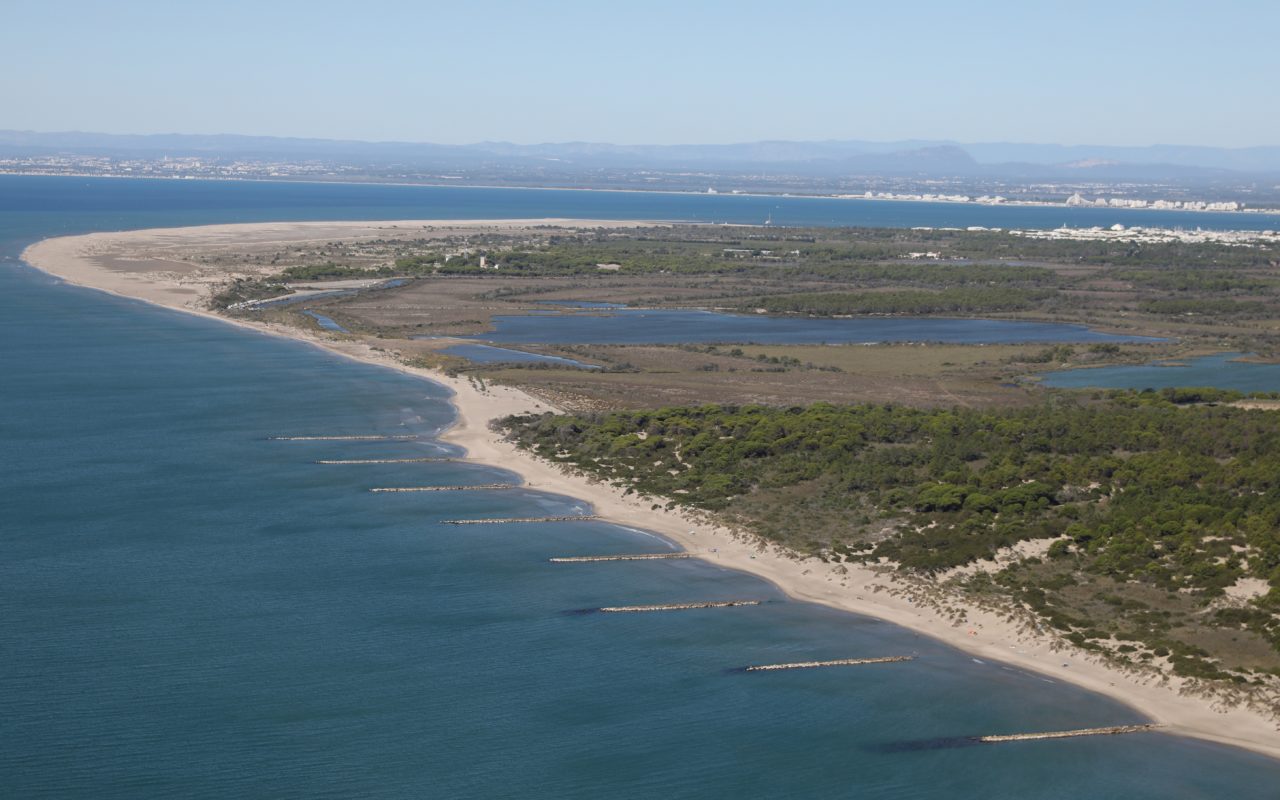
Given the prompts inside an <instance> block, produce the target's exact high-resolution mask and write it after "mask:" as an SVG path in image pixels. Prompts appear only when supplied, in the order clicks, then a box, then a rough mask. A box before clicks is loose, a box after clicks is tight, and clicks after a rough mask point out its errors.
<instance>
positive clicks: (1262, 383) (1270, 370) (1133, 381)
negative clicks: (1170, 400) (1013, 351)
mask: <svg viewBox="0 0 1280 800" xmlns="http://www.w3.org/2000/svg"><path fill="white" fill-rule="evenodd" d="M1243 357H1244V354H1243V353H1218V354H1216V355H1211V356H1201V357H1199V358H1192V359H1186V360H1181V359H1180V360H1176V361H1174V362H1172V363H1170V362H1160V361H1157V362H1154V363H1151V364H1143V365H1140V366H1118V367H1091V368H1088V369H1070V370H1062V371H1060V372H1047V373H1045V374H1044V375H1042V376H1040V377H1041V381H1042V382H1043V384H1044V385H1045V386H1049V387H1052V388H1054V389H1093V388H1097V389H1168V388H1172V387H1177V386H1213V387H1215V388H1218V389H1235V390H1237V391H1241V392H1280V364H1262V363H1255V362H1248V361H1240V360H1239V359H1240V358H1243Z"/></svg>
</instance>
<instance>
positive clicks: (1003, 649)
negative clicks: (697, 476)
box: [23, 220, 1280, 758]
mask: <svg viewBox="0 0 1280 800" xmlns="http://www.w3.org/2000/svg"><path fill="white" fill-rule="evenodd" d="M653 224H655V223H652V222H630V223H628V222H617V221H608V222H603V221H601V222H597V221H589V220H502V221H492V220H471V221H423V220H404V221H392V222H290V223H253V224H243V225H211V226H202V227H193V228H171V229H154V230H144V231H131V232H119V233H93V234H86V235H81V236H69V237H59V238H54V239H46V240H44V241H42V242H38V243H36V244H34V245H32V246H30V247H29V248H27V250H26V251H25V252H24V253H23V259H24V260H25V261H26V262H27V263H29V264H31V265H32V266H34V267H36V268H37V269H40V270H42V271H44V272H47V273H49V274H51V275H54V276H57V277H59V278H61V279H63V280H65V281H67V282H68V283H72V284H76V285H80V286H85V287H89V288H93V289H98V290H101V291H106V292H110V293H112V294H116V295H121V296H125V297H131V298H136V299H140V300H144V301H146V302H150V303H153V304H157V305H160V306H164V307H166V308H170V309H176V310H179V311H184V312H187V313H193V314H198V315H201V316H206V317H211V318H215V319H218V320H220V321H222V322H226V323H228V324H234V325H237V326H240V327H244V328H248V329H251V330H255V331H259V332H262V333H266V334H270V335H278V336H285V337H288V338H292V339H297V340H300V341H305V342H308V343H310V344H312V345H315V346H318V347H323V348H325V349H327V350H329V351H332V352H334V353H337V354H339V355H342V356H344V357H347V358H352V359H356V360H359V361H363V362H367V363H372V364H377V365H380V366H383V367H387V368H390V369H395V370H399V371H401V372H405V373H409V374H413V375H418V376H420V377H422V378H425V379H429V380H432V381H435V382H437V383H441V384H444V385H446V386H448V387H449V389H450V390H451V391H452V392H453V403H454V405H455V407H456V409H457V420H456V422H455V424H454V425H453V426H452V427H451V428H450V429H449V430H447V431H446V432H445V433H444V435H443V437H442V438H443V439H445V440H446V441H449V442H452V443H455V444H458V445H460V446H462V447H464V448H466V450H467V453H468V456H467V457H468V459H469V460H472V461H475V462H478V463H483V464H491V465H495V466H501V467H503V468H505V469H509V470H513V471H515V472H517V473H518V474H519V475H521V477H522V478H523V480H524V482H525V484H526V485H527V486H529V487H530V488H534V489H537V490H541V491H546V492H553V493H557V494H563V495H569V496H572V497H575V498H579V499H582V500H585V501H587V502H589V503H591V504H592V506H593V507H594V509H595V513H597V514H598V515H600V516H601V517H602V518H603V519H605V520H608V521H611V522H615V523H618V524H622V525H626V526H629V527H634V528H643V529H645V530H649V531H653V532H656V533H659V534H661V535H663V536H665V537H667V538H668V539H670V540H672V541H673V542H675V543H677V544H678V545H680V546H681V547H683V548H685V549H687V550H689V551H690V552H691V553H693V554H694V555H695V556H696V557H698V558H702V559H705V560H706V561H708V562H711V563H713V564H716V565H718V566H721V567H724V568H728V569H735V570H740V571H742V572H747V573H750V574H753V575H756V576H759V577H761V578H764V579H765V580H768V581H770V582H771V583H773V584H774V585H776V586H778V587H779V588H780V589H781V590H782V591H784V592H785V593H786V594H787V595H788V596H790V597H792V598H795V599H797V600H803V601H809V602H814V603H820V604H823V605H826V606H830V607H833V608H837V609H842V610H845V611H850V612H854V613H858V614H864V615H867V616H871V617H876V618H879V619H883V620H886V621H888V622H891V623H894V624H897V625H901V626H903V627H905V628H908V629H911V630H913V631H917V632H919V633H921V634H925V635H928V636H931V637H934V638H936V639H939V640H942V641H944V642H946V643H948V644H951V645H953V646H955V647H957V648H960V649H962V650H964V651H965V652H967V653H970V654H971V655H972V656H974V657H975V658H978V659H981V660H983V661H999V662H1003V663H1005V664H1008V665H1012V666H1015V667H1019V668H1022V669H1026V670H1028V671H1032V672H1035V673H1038V674H1040V675H1043V676H1045V677H1047V678H1049V679H1050V680H1055V681H1063V682H1068V683H1072V684H1076V685H1078V686H1081V687H1084V688H1086V689H1089V690H1091V691H1095V692H1098V693H1100V694H1103V695H1106V696H1108V697H1111V698H1114V699H1116V700H1118V701H1120V702H1123V703H1125V704H1127V705H1128V706H1130V707H1132V708H1133V709H1135V710H1136V711H1138V712H1139V713H1141V714H1143V715H1144V716H1146V717H1148V718H1149V719H1150V720H1151V721H1153V722H1155V723H1159V724H1161V725H1163V726H1166V729H1167V730H1168V731H1169V732H1171V733H1176V734H1180V735H1186V736H1194V737H1198V738H1202V739H1209V740H1213V741H1217V742H1222V743H1225V744H1230V745H1234V746H1237V747H1242V748H1247V749H1249V750H1253V751H1256V752H1259V753H1263V754H1266V755H1269V756H1272V757H1275V758H1280V726H1278V725H1277V723H1276V722H1275V721H1273V720H1272V719H1269V718H1268V717H1267V716H1266V715H1265V714H1263V713H1261V712H1260V711H1255V710H1249V709H1245V708H1238V707H1237V708H1226V707H1224V706H1223V705H1222V704H1221V703H1218V702H1215V701H1212V700H1210V699H1206V698H1204V697H1200V696H1192V695H1190V694H1183V693H1181V691H1180V690H1181V689H1182V688H1183V684H1182V682H1181V681H1180V680H1178V679H1174V678H1157V677H1154V676H1151V675H1135V674H1129V673H1126V672H1121V671H1119V670H1117V669H1115V668H1113V667H1111V666H1109V665H1107V664H1105V663H1103V662H1101V661H1100V660H1097V659H1096V657H1093V656H1091V655H1089V654H1086V653H1084V652H1082V651H1078V650H1075V649H1073V648H1070V647H1065V646H1063V645H1062V644H1060V643H1055V642H1053V641H1051V640H1050V639H1049V638H1047V637H1044V636H1041V635H1039V634H1037V633H1035V632H1034V631H1033V630H1032V629H1030V628H1029V627H1028V626H1026V625H1024V624H1022V623H1020V622H1016V621H1010V620H1009V619H1008V618H1007V614H1002V613H999V612H994V611H987V610H983V609H980V608H976V607H973V606H971V605H969V606H961V605H960V604H958V603H957V602H955V601H952V600H947V601H945V603H944V604H943V607H941V608H940V607H938V604H937V603H936V602H935V601H934V600H931V599H928V598H925V597H923V596H922V595H923V593H922V592H919V591H913V587H912V586H911V585H910V584H909V583H904V582H895V581H894V580H893V578H891V577H890V576H889V575H886V574H883V573H881V572H877V571H875V570H873V569H870V568H864V567H857V566H854V565H848V564H845V565H835V564H828V563H824V562H821V561H818V560H816V559H799V558H797V557H795V556H794V555H792V554H789V553H785V552H781V551H779V550H778V549H776V548H773V547H771V546H767V545H765V544H763V543H761V542H760V541H759V540H756V539H755V538H754V537H751V536H749V535H745V534H742V533H741V532H737V531H733V530H730V529H727V528H724V527H721V526H718V525H715V524H712V523H709V522H706V521H704V520H702V519H700V518H698V517H696V516H694V515H688V514H684V513H680V512H669V511H663V510H661V509H654V508H652V505H653V504H654V502H655V500H654V499H652V498H641V497H636V496H625V495H624V494H623V492H622V490H620V489H617V488H615V487H612V486H610V485H607V484H603V483H600V482H595V481H591V480H589V479H587V478H585V477H581V476H577V475H571V474H568V473H566V472H565V471H563V470H562V469H561V468H560V467H559V466H558V465H555V464H551V463H548V462H545V461H542V460H540V459H538V458H535V457H533V456H531V455H529V454H528V453H525V452H524V451H521V450H519V449H518V448H516V447H515V446H514V445H512V444H511V443H509V442H506V441H504V440H502V439H501V438H500V437H499V436H497V435H495V434H494V433H493V432H492V431H491V430H490V428H489V423H490V422H491V421H492V420H494V419H498V418H502V417H505V416H509V415H512V414H520V413H529V412H533V413H541V412H545V411H555V410H558V409H555V408H553V407H551V406H550V405H548V404H547V403H546V402H545V401H542V400H539V399H537V398H534V397H532V396H530V395H528V394H525V393H524V392H522V391H519V390H518V389H514V388H510V387H503V386H483V387H482V386H480V385H477V383H476V382H474V381H470V380H467V379H455V378H450V377H449V376H447V375H445V374H443V373H439V372H436V371H432V370H426V369H417V368H411V367H408V366H406V365H404V364H403V363H401V362H400V361H398V360H397V359H396V358H395V356H394V355H393V354H391V353H388V352H385V351H383V350H380V349H374V346H373V345H372V344H370V343H366V342H364V341H359V340H356V339H354V338H352V337H343V336H335V335H330V334H325V333H320V332H312V331H304V330H301V329H297V328H290V327H285V326H278V325H267V324H258V323H253V322H247V321H242V320H233V319H229V318H226V317H222V316H219V315H217V314H214V313H212V312H210V311H208V310H206V308H205V298H206V297H207V296H208V294H209V293H210V292H211V290H212V288H213V287H214V286H216V285H218V284H220V283H224V282H225V281H226V280H228V278H229V277H234V276H236V275H246V276H247V275H253V274H262V273H265V272H266V271H269V270H271V269H272V268H271V267H269V266H263V267H259V268H257V270H256V272H255V271H254V270H253V269H251V268H246V269H245V271H243V272H236V273H230V272H228V271H227V270H226V269H224V268H218V267H214V266H209V265H204V264H193V263H188V262H186V261H183V260H182V256H181V254H182V253H186V252H190V251H192V250H196V249H203V250H208V249H213V250H217V249H218V248H227V250H228V252H230V251H231V250H232V248H233V247H234V249H238V250H243V249H244V248H245V247H246V246H263V247H266V246H270V245H280V244H285V243H291V244H297V243H300V242H309V241H333V240H337V239H347V240H351V239H358V238H395V237H403V238H410V237H423V236H430V235H446V234H445V232H451V231H459V230H464V229H465V230H479V229H484V228H489V229H499V228H500V229H505V230H510V229H518V228H521V227H533V226H563V227H598V226H607V227H624V226H633V227H639V226H645V225H653ZM583 555H586V554H585V553H584V554H583ZM617 599H618V600H619V601H620V602H625V601H626V600H627V598H617ZM680 599H682V600H683V599H685V598H680ZM687 599H688V600H698V599H699V598H697V597H696V596H695V597H690V598H687ZM957 611H963V612H964V621H962V622H958V621H955V620H956V618H957V617H956V613H955V612H957ZM849 655H850V657H854V656H861V655H864V654H854V653H851V654H849ZM871 655H882V654H871Z"/></svg>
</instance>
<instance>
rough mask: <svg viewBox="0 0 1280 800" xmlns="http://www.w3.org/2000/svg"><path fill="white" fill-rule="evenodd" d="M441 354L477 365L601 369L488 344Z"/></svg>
mask: <svg viewBox="0 0 1280 800" xmlns="http://www.w3.org/2000/svg"><path fill="white" fill-rule="evenodd" d="M440 352H442V353H444V354H445V355H450V356H459V357H461V358H465V359H467V360H468V361H473V362H475V363H477V364H503V363H515V364H526V363H527V364H534V363H538V364H558V365H560V366H562V367H578V368H579V369H600V367H599V366H598V365H596V364H586V363H583V362H581V361H578V360H576V359H573V358H564V357H562V356H548V355H543V354H542V353H526V352H525V351H523V350H512V349H510V348H508V347H491V346H490V345H487V344H455V345H452V346H450V347H446V348H444V349H443V350H441V351H440Z"/></svg>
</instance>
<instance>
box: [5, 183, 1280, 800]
mask: <svg viewBox="0 0 1280 800" xmlns="http://www.w3.org/2000/svg"><path fill="white" fill-rule="evenodd" d="M738 202H744V203H756V202H758V201H757V200H755V199H752V198H722V199H714V198H713V199H712V201H711V202H707V198H696V199H695V198H691V197H684V196H675V195H629V194H622V193H597V192H581V193H573V192H538V191H520V190H497V189H485V190H479V189H476V190H472V189H452V188H451V189H415V188H408V187H378V186H345V185H318V186H316V185H303V184H270V183H248V182H243V183H236V182H229V183H218V182H202V181H144V180H137V181H134V180H123V179H120V180H113V179H87V178H35V177H4V178H0V337H2V338H0V342H2V345H0V443H3V457H2V458H0V547H2V548H3V551H2V552H3V558H2V559H0V654H2V657H0V742H2V743H3V746H2V747H0V795H3V796H4V797H13V798H95V799H101V798H122V799H123V798H129V799H130V800H132V799H133V798H226V797H264V798H712V799H714V798H734V800H742V799H743V798H807V797H815V798H817V797H821V798H836V797H839V798H939V799H941V798H947V799H948V800H952V799H956V798H959V799H961V800H963V799H964V798H983V800H992V799H993V798H1020V799H1023V798H1029V799H1034V798H1124V799H1125V800H1136V799H1137V798H1160V799H1161V800H1167V799H1169V798H1206V799H1208V798H1213V799H1214V800H1218V799H1219V798H1233V799H1234V798H1245V799H1247V798H1275V797H1277V796H1280V788H1277V787H1280V761H1275V760H1272V759H1268V758H1265V757H1262V756H1260V755H1256V754H1253V753H1250V752H1246V751H1243V750H1238V749H1234V748H1230V747H1225V746H1221V745H1217V744H1213V743H1208V742H1202V741H1197V740H1192V739H1188V738H1182V737H1178V736H1172V735H1167V734H1161V733H1143V734H1133V735H1127V736H1120V737H1096V738H1080V739H1069V740H1059V741H1041V742H1021V743H1011V744H1001V745H978V744H975V743H973V741H972V739H971V738H969V737H972V736H975V735H982V734H995V733H1016V732H1028V731H1047V730H1059V729H1067V728H1079V727H1091V726H1099V725H1111V724H1122V723H1131V722H1141V721H1142V717H1141V716H1140V715H1139V714H1137V713H1136V712H1134V711H1133V710H1131V709H1129V708H1127V707H1125V706H1123V705H1121V704H1119V703H1116V702H1114V701H1111V700H1108V699H1106V698H1103V697H1100V696H1098V695H1094V694H1091V693H1089V692H1086V691H1083V690H1081V689H1078V688H1075V687H1073V686H1070V685H1067V684H1063V683H1060V682H1056V681H1052V680H1050V679H1047V678H1044V677H1041V676H1039V675H1034V674H1030V673H1027V672H1023V671H1020V670H1018V669H1014V668H1012V667H1010V666H1007V665H1004V664H1001V663H997V662H993V661H987V660H979V659H975V658H972V657H970V656H968V655H966V654H964V653H962V652H959V651H957V650H954V649H951V648H949V647H946V646H944V645H942V644H940V643H938V642H935V641H932V640H930V639H928V638H925V637H921V636H919V635H916V634H914V633H911V632H910V631H907V630H905V629H902V628H899V627H896V626H893V625H890V624H887V623H884V622H880V621H877V620H874V619H870V618H867V617H861V616H856V615H852V614H845V613H840V612H837V611H834V610H831V609H827V608H823V607H820V606H815V605H811V604H807V603H801V602H795V601H792V600H789V599H787V598H786V597H784V596H783V595H782V594H781V593H780V592H778V591H777V590H776V589H774V588H773V587H772V586H770V585H769V584H767V583H765V582H763V581H761V580H759V579H756V578H753V577H751V576H748V575H745V574H741V573H737V572H732V571H727V570H723V569H719V568H717V567H715V566H713V565H710V564H706V563H703V562H700V561H696V560H666V561H649V562H635V561H631V562H602V563H591V564H554V563H550V562H548V559H549V558H552V557H558V556H572V555H594V554H611V553H624V552H628V553H629V552H666V551H668V550H669V549H670V545H669V544H667V543H666V542H665V541H664V540H662V539H659V538H657V537H655V536H653V535H651V534H649V533H646V532H645V531H641V530H634V529H630V528H626V527H621V526H616V525H608V524H603V523H599V522H592V521H585V522H573V523H516V524H501V525H499V524H482V525H452V524H448V521H449V520H457V519H492V518H528V517H544V516H562V515H577V514H583V513H587V512H589V509H588V508H587V507H586V506H585V505H584V504H583V503H582V502H581V501H580V500H577V499H575V498H572V497H564V496H556V495H548V494H543V493H539V492H534V491H529V490H525V489H521V488H512V489H506V490H488V491H477V492H423V493H374V492H370V491H368V490H369V489H372V488H379V487H391V486H432V485H435V486H448V485H476V484H507V483H513V482H514V480H515V477H514V476H513V475H512V474H511V473H509V472H507V471H505V470H502V469H499V468H490V467H482V466H477V465H472V464H464V463H457V462H451V461H448V460H447V459H449V458H451V457H454V456H457V455H459V454H460V453H459V452H458V451H457V450H456V449H455V448H453V447H452V446H449V445H446V444H443V443H441V442H439V441H438V440H437V439H436V438H435V437H436V435H437V434H438V433H439V432H440V431H441V430H443V429H444V428H446V427H447V426H448V425H449V424H450V422H451V421H452V419H453V416H454V415H453V410H452V407H451V406H450V405H449V403H448V402H447V393H446V392H445V390H444V389H443V388H442V387H440V386H438V385H436V384H433V383H430V382H427V381H422V380H418V379H415V378H411V377H409V376H405V375H402V374H398V373H395V372H392V371H388V370H385V369H380V368H377V367H374V366H370V365H364V364H360V363H356V362H352V361H349V360H344V359H342V358H340V357H337V356H335V355H333V354H330V353H327V352H325V351H322V350H319V349H316V348H314V347H310V346H308V345H305V344H301V343H295V342H291V341H286V340H281V339H278V338H273V337H270V336H266V335H261V334H258V333H255V332H252V331H247V330H244V329H239V328H234V327H231V326H228V325H224V324H221V323H219V322H217V321H213V320H208V319H203V318H196V317H192V316H188V315H183V314H180V313H176V312H171V311H167V310H163V309H159V308H155V307H152V306H148V305H145V304H143V303H140V302H136V301H132V300H128V299H123V298H118V297H113V296H109V295H105V294H101V293H97V292H94V291H90V290H86V289H81V288H76V287H72V286H69V285H66V284H64V283H62V282H60V281H58V280H56V279H54V278H51V277H49V276H46V275H44V274H43V273H40V272H37V271H35V270H34V269H31V268H29V267H27V266H25V265H24V264H23V263H22V262H21V261H20V257H19V256H20V253H21V251H22V249H23V247H24V246H25V245H27V244H29V243H31V242H34V241H37V240H39V239H41V238H43V237H47V236H53V235H60V234H69V233H79V232H85V231H95V230H119V229H128V228H142V227H155V226H169V225H191V224H200V223H217V222H234V221H252V220H281V219H339V218H353V219H354V218H366V219H376V218H433V217H434V218H444V217H455V218H456V217H479V216H489V217H541V216H595V217H619V218H622V217H628V218H634V217H641V216H643V217H646V218H690V216H691V214H692V211H691V210H692V209H695V208H696V209H698V212H699V213H700V214H704V215H705V216H706V217H708V218H711V217H728V216H729V215H730V213H731V212H734V213H740V215H741V216H747V215H748V212H747V211H743V210H742V208H741V207H738V206H734V205H732V204H733V203H738ZM769 202H771V203H777V204H779V205H782V206H788V209H789V210H788V211H787V213H788V214H790V213H793V212H794V214H795V215H797V217H802V216H803V213H804V212H803V211H802V210H800V207H802V206H804V205H805V204H806V203H808V202H810V201H803V202H800V201H798V202H797V203H796V204H795V209H791V205H792V204H791V203H790V202H789V201H787V200H785V199H772V200H770V201H769ZM848 207H849V208H853V207H854V205H853V204H851V205H850V206H848ZM865 207H866V208H870V206H865ZM822 208H823V211H822V212H821V213H822V214H826V213H834V212H829V211H828V210H827V207H826V206H825V205H823V206H822ZM1007 210H1008V209H1000V210H999V211H1001V212H1004V211H1007ZM955 211H956V209H952V208H945V209H939V210H938V214H939V215H940V216H939V217H938V218H937V219H936V220H935V221H937V222H939V223H940V222H941V221H942V218H943V217H944V216H945V215H948V214H951V213H953V212H955ZM750 213H755V211H754V210H751V211H750ZM851 213H852V212H851ZM868 213H869V212H868ZM875 213H877V214H879V213H883V214H885V215H898V214H903V213H907V212H906V210H905V204H897V203H895V204H892V207H891V208H888V209H883V210H881V211H877V212H875ZM963 213H970V212H969V211H968V210H964V211H963ZM818 216H820V215H819V214H815V215H814V216H813V217H811V218H810V219H813V220H817V217H818ZM1237 216H1238V217H1239V219H1240V220H1241V221H1242V222H1245V221H1249V220H1250V218H1249V217H1247V216H1245V215H1237ZM780 218H783V219H790V218H789V217H786V216H785V215H780V214H775V215H774V220H775V222H776V221H778V220H779V219H780ZM1235 218H1236V217H1234V216H1233V217H1232V219H1235ZM930 219H932V217H930ZM1180 219H1181V217H1180ZM880 222H883V220H881V221H880ZM987 223H988V224H990V225H1002V224H1007V222H1006V221H1005V218H1003V217H1000V216H999V215H996V216H995V217H994V218H993V219H990V220H987ZM1054 224H1055V225H1056V224H1060V220H1055V221H1054ZM312 436H353V437H360V436H389V437H409V436H414V437H418V438H412V439H410V438H395V439H378V440H368V439H349V440H311V439H295V438H288V437H312ZM280 437H286V438H280ZM398 459H446V460H435V461H415V462H412V463H348V464H324V463H317V462H321V461H365V462H370V461H377V462H381V461H387V460H398ZM730 599H739V600H741V599H749V600H759V601H762V602H761V604H760V605H756V606H739V607H731V608H714V609H702V610H691V611H681V612H668V613H648V614H602V613H591V609H597V608H600V607H603V606H616V605H630V604H652V603H683V602H699V601H714V600H730ZM893 655H913V656H915V660H913V661H908V662H899V663H890V664H879V665H868V666H862V667H848V668H838V669H834V668H833V669H812V670H796V671H784V672H766V673H748V672H742V671H740V668H741V667H743V666H746V665H752V664H766V663H777V662H793V661H806V660H815V659H832V658H864V657H877V656H893ZM1063 660H1064V663H1070V662H1071V657H1070V656H1064V657H1063Z"/></svg>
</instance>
